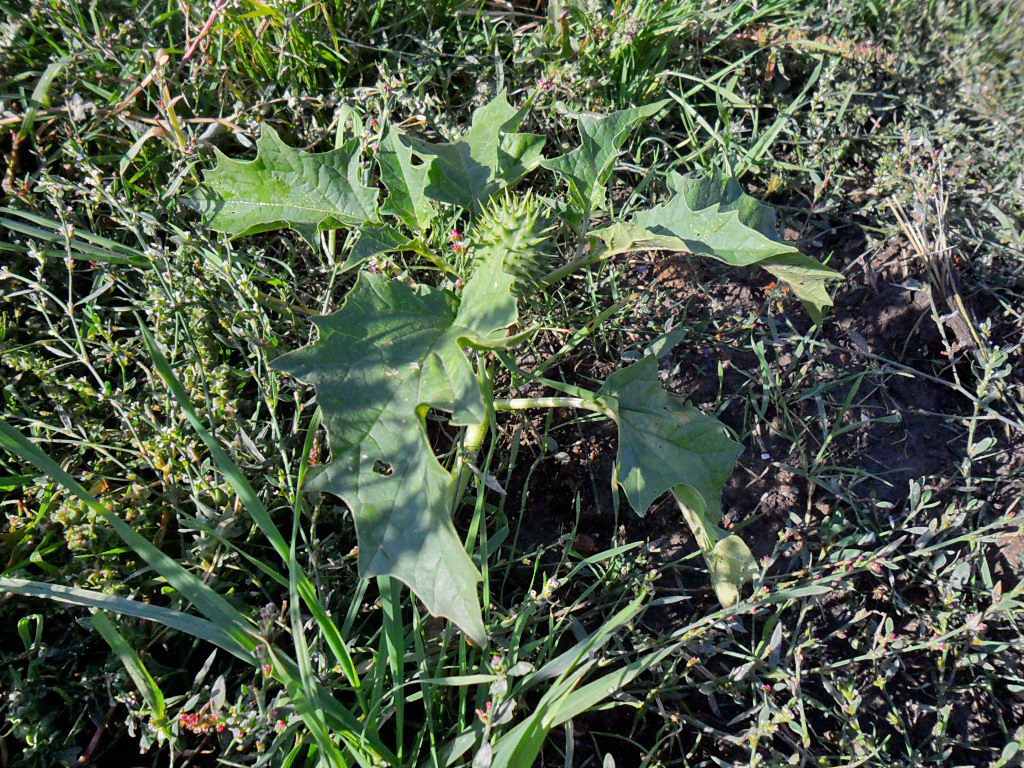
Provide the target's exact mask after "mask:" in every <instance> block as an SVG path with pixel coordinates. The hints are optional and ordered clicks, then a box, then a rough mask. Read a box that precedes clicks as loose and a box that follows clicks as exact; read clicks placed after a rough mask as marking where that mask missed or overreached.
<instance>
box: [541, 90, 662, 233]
mask: <svg viewBox="0 0 1024 768" xmlns="http://www.w3.org/2000/svg"><path fill="white" fill-rule="evenodd" d="M667 103H668V101H667V100H666V101H658V102H655V103H653V104H645V105H644V106H642V107H631V108H629V109H620V110H619V111H617V112H611V113H609V114H607V115H595V114H590V113H576V114H575V115H574V116H575V117H576V128H577V130H579V133H580V145H579V146H578V147H576V148H575V149H573V150H571V151H569V152H566V153H565V154H564V155H561V156H560V157H556V158H552V159H550V160H544V161H543V162H542V163H541V165H543V166H544V167H545V168H548V169H549V170H552V171H554V172H555V173H557V174H559V175H560V176H562V177H563V178H564V179H565V180H566V181H567V182H568V184H569V197H570V199H571V200H572V202H573V205H574V206H575V208H573V207H570V208H568V209H567V214H568V215H570V216H571V217H572V218H573V219H574V223H578V221H580V220H582V219H583V218H584V217H585V216H587V215H589V214H590V212H591V211H594V210H598V209H601V208H603V207H604V206H605V203H606V197H607V196H606V192H605V187H606V186H607V184H608V180H609V179H610V178H611V174H612V170H613V168H614V166H615V160H616V159H617V158H618V157H619V155H620V154H622V145H623V144H624V143H625V141H626V139H627V138H628V137H629V134H630V133H632V131H633V129H634V128H635V127H636V126H637V125H639V124H640V122H641V121H643V120H644V119H646V118H648V117H650V116H651V115H654V114H656V113H657V112H658V111H659V110H660V109H661V108H662V107H664V106H665V105H666V104H667Z"/></svg>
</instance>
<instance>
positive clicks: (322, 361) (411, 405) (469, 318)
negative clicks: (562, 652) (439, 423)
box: [274, 249, 517, 646]
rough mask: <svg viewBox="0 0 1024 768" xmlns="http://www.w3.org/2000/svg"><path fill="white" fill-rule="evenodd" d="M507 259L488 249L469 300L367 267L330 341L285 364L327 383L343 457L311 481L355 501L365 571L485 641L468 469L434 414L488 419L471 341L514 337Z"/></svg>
mask: <svg viewBox="0 0 1024 768" xmlns="http://www.w3.org/2000/svg"><path fill="white" fill-rule="evenodd" d="M504 261H505V260H504V254H502V253H501V252H500V250H497V249H496V250H495V251H494V252H493V253H485V254H482V255H481V258H480V259H479V263H478V265H477V268H476V270H475V272H474V275H473V277H471V278H470V280H469V281H468V282H467V283H466V287H465V291H464V293H463V296H462V302H461V304H458V305H457V304H456V302H455V300H454V299H453V298H452V297H451V296H450V295H449V294H448V293H446V292H444V291H440V290H436V289H433V288H428V287H426V286H420V287H418V288H415V289H414V288H411V287H410V286H408V285H406V284H405V283H403V282H401V281H398V280H386V279H384V278H382V277H379V276H377V275H374V274H372V273H369V272H364V273H362V274H361V275H360V277H359V281H358V282H357V283H356V286H355V288H353V289H352V291H351V293H350V294H349V295H348V298H347V299H346V301H345V304H344V305H343V306H342V308H341V309H340V310H339V311H338V312H336V313H334V314H333V315H329V316H327V317H321V318H318V319H317V320H315V322H316V324H317V326H318V327H319V329H320V339H319V341H318V342H317V343H315V344H313V345H310V346H308V347H305V348H303V349H300V350H297V351H295V352H291V353H289V354H287V355H284V356H282V357H280V358H278V359H277V360H276V361H275V363H274V367H276V368H277V369H279V370H281V371H284V372H286V373H289V374H291V375H293V376H295V377H297V378H299V379H301V380H302V381H304V382H306V383H308V384H312V385H313V386H314V387H315V388H316V393H317V401H318V402H319V404H320V408H321V410H322V411H323V414H324V423H325V424H326V426H327V430H328V434H329V436H330V442H331V452H332V454H333V460H332V461H331V463H330V464H328V465H327V466H325V467H323V468H322V469H320V470H319V472H318V473H317V474H316V475H315V476H314V477H313V479H312V480H311V481H310V483H309V485H308V487H309V488H310V489H314V490H317V489H318V490H324V491H329V492H331V493H334V494H336V495H337V496H340V497H341V498H342V499H344V501H345V502H346V504H348V506H349V508H350V509H351V510H352V514H353V516H354V518H355V524H356V534H357V536H358V539H359V570H360V573H361V574H362V576H363V577H370V576H393V577H394V578H396V579H399V580H400V581H402V582H404V583H405V584H407V585H408V586H409V587H410V588H411V589H412V591H413V592H414V593H415V594H416V595H417V596H418V597H419V598H420V600H422V601H423V604H424V605H425V606H426V607H427V610H428V611H430V612H431V613H432V614H434V615H435V616H444V617H446V618H448V619H450V620H451V621H453V622H454V623H455V624H457V625H458V626H459V627H460V628H461V629H462V630H463V631H464V632H465V633H466V634H467V636H469V637H470V638H471V639H472V640H473V641H474V642H475V643H477V644H478V645H480V646H483V645H486V643H487V637H486V634H485V632H484V626H483V620H482V616H481V610H480V602H479V598H478V596H477V584H478V583H479V582H480V581H481V576H480V572H479V571H478V570H477V567H476V565H474V563H473V561H472V559H471V558H470V557H469V555H468V554H467V553H466V551H465V549H464V548H463V546H462V542H461V541H460V540H459V537H458V535H457V533H456V531H455V528H454V526H453V525H452V520H451V513H452V509H453V507H454V506H455V503H456V501H457V499H456V498H455V494H456V486H457V478H456V477H455V476H454V475H453V474H452V473H451V472H449V471H448V470H447V469H446V468H445V467H443V466H442V465H441V463H440V462H439V461H438V459H437V457H436V456H435V455H434V452H433V449H432V448H431V446H430V441H429V439H428V436H427V432H426V421H425V416H426V412H427V410H428V409H430V408H434V409H437V410H440V411H445V412H447V413H449V414H451V423H452V424H454V425H470V424H478V423H481V422H483V421H484V420H485V418H486V415H487V405H486V401H485V399H484V394H483V392H482V391H481V388H480V384H479V382H478V380H477V377H476V374H475V373H474V371H473V367H472V365H471V364H470V361H469V359H468V357H467V355H466V348H467V347H468V346H474V347H478V348H493V347H500V346H504V345H505V344H506V343H508V340H506V338H505V330H504V329H505V328H506V327H507V326H508V325H510V324H512V323H513V322H515V321H516V319H517V312H516V306H515V299H514V297H513V296H512V294H511V290H510V287H511V283H512V281H513V278H512V277H511V276H510V275H508V274H507V273H506V272H504V271H503V269H502V266H503V264H504Z"/></svg>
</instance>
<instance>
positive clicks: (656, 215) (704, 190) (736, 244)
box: [592, 173, 841, 320]
mask: <svg viewBox="0 0 1024 768" xmlns="http://www.w3.org/2000/svg"><path fill="white" fill-rule="evenodd" d="M669 186H670V187H671V188H672V190H673V192H674V194H673V196H672V197H671V198H670V199H669V200H668V201H667V202H665V203H662V204H661V205H656V206H654V207H652V208H647V209H645V210H643V211H640V212H639V213H637V214H635V215H634V216H633V217H632V218H631V219H630V220H629V221H626V222H617V223H615V224H612V225H610V226H608V227H605V228H604V229H601V230H598V231H597V232H594V233H593V235H592V237H593V246H592V247H596V248H599V249H601V250H602V251H604V252H605V254H606V255H611V254H615V253H626V252H628V251H637V250H671V251H685V252H688V253H693V254H696V255H698V256H709V257H711V258H713V259H717V260H719V261H722V262H725V263H726V264H730V265H732V266H736V267H743V266H751V265H757V266H759V267H761V268H762V269H765V270H767V271H768V272H770V273H772V274H773V275H775V276H776V277H778V278H779V279H780V280H782V281H783V282H785V283H786V284H788V285H789V286H790V288H791V289H792V290H793V293H794V295H796V296H797V298H799V299H800V300H801V301H803V302H804V305H805V306H806V307H807V309H808V311H809V312H810V313H811V315H812V317H814V319H815V320H818V319H820V317H821V315H822V312H823V310H824V309H825V307H828V306H830V305H831V304H832V298H831V296H830V295H829V293H828V288H827V284H828V282H829V281H831V280H836V279H840V278H841V275H840V274H839V273H838V272H836V271H835V270H833V269H829V268H828V267H826V266H824V265H823V264H820V263H819V262H818V261H816V260H815V259H813V258H811V257H810V256H807V255H805V254H803V253H801V252H800V251H799V250H797V249H796V248H795V247H794V246H793V245H791V244H789V243H787V242H786V241H784V240H783V239H782V237H781V236H780V235H779V232H778V229H777V227H776V224H775V213H774V211H773V210H772V209H771V208H770V207H769V206H767V205H765V204H763V203H761V202H760V201H758V200H757V199H755V198H753V197H751V196H750V195H747V194H745V193H744V192H743V190H742V188H741V187H740V185H739V183H738V182H737V181H736V180H735V179H731V178H727V177H722V176H709V177H706V178H690V177H687V176H681V175H680V174H678V173H674V174H672V175H671V176H670V177H669Z"/></svg>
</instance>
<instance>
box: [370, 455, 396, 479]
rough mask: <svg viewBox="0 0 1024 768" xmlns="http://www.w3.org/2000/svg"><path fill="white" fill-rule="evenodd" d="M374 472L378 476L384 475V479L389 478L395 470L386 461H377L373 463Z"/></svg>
mask: <svg viewBox="0 0 1024 768" xmlns="http://www.w3.org/2000/svg"><path fill="white" fill-rule="evenodd" d="M373 471H374V472H376V473H377V474H378V475H384V477H389V476H390V475H391V474H392V473H393V472H394V471H395V470H393V469H392V468H391V465H390V464H388V463H387V462H386V461H381V460H380V459H377V460H376V461H375V462H373Z"/></svg>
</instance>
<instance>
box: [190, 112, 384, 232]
mask: <svg viewBox="0 0 1024 768" xmlns="http://www.w3.org/2000/svg"><path fill="white" fill-rule="evenodd" d="M256 147H257V155H256V159H255V160H251V161H242V160H234V159H232V158H229V157H227V156H226V155H224V154H223V153H222V152H220V151H219V150H218V151H217V165H216V166H215V167H214V168H212V169H210V170H208V171H206V173H205V174H204V176H203V189H202V191H201V192H200V197H199V198H196V199H193V200H191V201H189V202H190V203H191V205H192V206H193V207H194V208H196V209H197V210H198V211H200V212H201V213H203V214H204V215H205V216H206V217H207V224H208V225H209V226H210V228H211V229H214V230H216V231H218V232H226V233H227V234H229V235H231V236H233V237H234V236H238V235H251V234H254V233H256V232H266V231H269V230H273V229H283V228H285V227H291V228H292V229H294V230H295V231H296V232H298V233H299V234H300V235H301V236H302V238H303V239H304V240H306V242H308V243H310V245H314V246H315V245H316V236H317V232H319V231H320V230H326V229H339V228H342V227H354V226H359V225H361V224H363V223H364V222H366V221H370V220H374V219H376V217H377V190H376V189H373V188H371V187H367V186H364V185H363V184H362V182H361V181H360V175H361V174H360V168H359V141H358V140H357V139H351V140H349V141H346V142H344V143H343V144H342V145H341V146H340V147H339V148H338V149H335V150H331V151H330V152H318V153H314V152H304V151H302V150H299V149H294V148H292V147H289V146H288V145H287V144H285V143H284V142H283V141H281V139H280V137H279V136H278V135H277V132H276V131H275V130H274V129H273V128H271V127H270V126H268V125H264V126H263V131H262V133H261V134H260V138H259V140H258V141H257V142H256Z"/></svg>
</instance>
